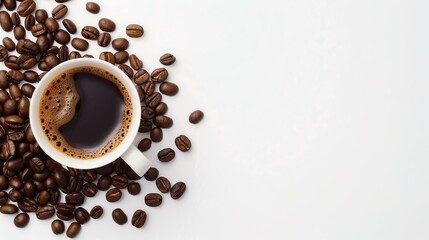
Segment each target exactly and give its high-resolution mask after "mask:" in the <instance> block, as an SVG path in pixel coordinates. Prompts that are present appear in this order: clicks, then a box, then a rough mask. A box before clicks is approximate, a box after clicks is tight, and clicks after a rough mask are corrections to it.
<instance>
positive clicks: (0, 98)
mask: <svg viewBox="0 0 429 240" xmlns="http://www.w3.org/2000/svg"><path fill="white" fill-rule="evenodd" d="M2 72H4V73H6V71H4V70H2V71H0V78H1V75H2ZM4 75H6V74H4ZM8 99H10V95H9V93H8V92H6V91H5V90H0V104H3V103H4V102H6V100H8Z"/></svg>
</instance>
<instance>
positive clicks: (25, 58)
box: [18, 54, 37, 70]
mask: <svg viewBox="0 0 429 240" xmlns="http://www.w3.org/2000/svg"><path fill="white" fill-rule="evenodd" d="M36 63H37V59H36V58H35V57H33V56H30V55H28V54H21V55H20V56H19V57H18V64H19V68H21V69H24V70H28V69H31V68H33V67H34V66H35V65H36Z"/></svg>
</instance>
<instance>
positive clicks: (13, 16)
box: [0, 4, 21, 26]
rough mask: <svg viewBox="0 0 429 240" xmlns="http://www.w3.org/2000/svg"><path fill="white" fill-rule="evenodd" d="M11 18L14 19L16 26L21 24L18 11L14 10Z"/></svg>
mask: <svg viewBox="0 0 429 240" xmlns="http://www.w3.org/2000/svg"><path fill="white" fill-rule="evenodd" d="M0 5H1V4H0ZM10 20H11V21H12V24H13V25H14V26H18V25H19V24H21V18H20V17H19V14H18V13H17V12H13V13H12V14H11V15H10Z"/></svg>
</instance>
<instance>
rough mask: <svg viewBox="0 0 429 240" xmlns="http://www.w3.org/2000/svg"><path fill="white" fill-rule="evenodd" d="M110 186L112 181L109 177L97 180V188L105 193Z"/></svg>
mask: <svg viewBox="0 0 429 240" xmlns="http://www.w3.org/2000/svg"><path fill="white" fill-rule="evenodd" d="M111 185H112V179H111V177H110V176H101V177H100V178H99V179H98V182H97V187H98V189H99V190H102V191H106V190H107V189H109V188H110V186H111Z"/></svg>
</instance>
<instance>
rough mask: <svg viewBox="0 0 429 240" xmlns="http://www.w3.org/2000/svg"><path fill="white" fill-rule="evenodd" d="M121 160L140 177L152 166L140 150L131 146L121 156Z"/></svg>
mask: <svg viewBox="0 0 429 240" xmlns="http://www.w3.org/2000/svg"><path fill="white" fill-rule="evenodd" d="M121 158H122V159H123V160H124V161H125V162H126V163H127V164H128V165H129V166H130V167H131V169H133V170H134V172H136V173H137V175H139V176H140V177H142V176H143V175H144V174H145V173H146V172H147V170H149V168H150V167H151V166H152V163H151V162H150V161H149V159H147V157H146V156H145V155H143V153H141V152H140V150H139V149H138V148H137V147H136V146H134V145H131V146H130V147H129V148H128V149H127V151H125V153H124V154H122V156H121Z"/></svg>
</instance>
